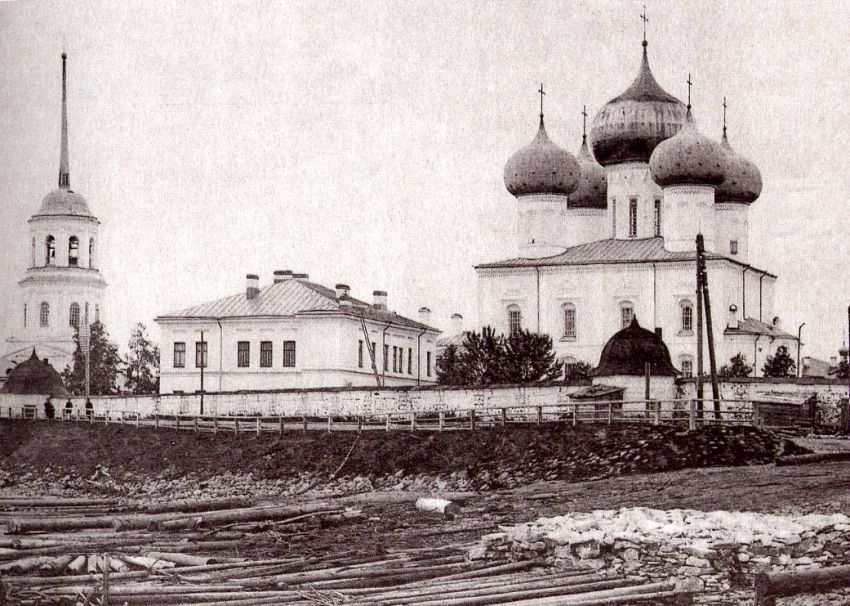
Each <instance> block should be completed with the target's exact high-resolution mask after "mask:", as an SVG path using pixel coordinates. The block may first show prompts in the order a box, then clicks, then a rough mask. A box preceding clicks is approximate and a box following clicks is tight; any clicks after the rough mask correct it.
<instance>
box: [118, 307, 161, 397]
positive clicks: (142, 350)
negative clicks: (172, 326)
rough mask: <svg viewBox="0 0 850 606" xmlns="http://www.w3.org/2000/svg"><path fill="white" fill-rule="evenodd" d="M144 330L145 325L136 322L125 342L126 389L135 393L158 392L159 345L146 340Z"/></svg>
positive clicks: (145, 329) (145, 330)
mask: <svg viewBox="0 0 850 606" xmlns="http://www.w3.org/2000/svg"><path fill="white" fill-rule="evenodd" d="M146 332H147V328H146V327H145V325H144V324H142V323H141V322H139V323H137V324H136V325H135V326H134V327H133V332H132V333H131V334H130V341H129V343H128V344H127V346H128V347H129V349H130V354H129V356H127V368H126V370H125V374H126V377H127V389H129V390H130V392H131V393H134V394H137V395H140V394H152V393H158V392H159V347H158V346H157V345H156V343H152V342H151V341H149V340H148V336H147V334H146Z"/></svg>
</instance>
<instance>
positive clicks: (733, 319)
mask: <svg viewBox="0 0 850 606" xmlns="http://www.w3.org/2000/svg"><path fill="white" fill-rule="evenodd" d="M726 328H731V329H732V330H738V306H737V305H735V304H734V303H732V305H730V306H729V317H728V318H727V320H726Z"/></svg>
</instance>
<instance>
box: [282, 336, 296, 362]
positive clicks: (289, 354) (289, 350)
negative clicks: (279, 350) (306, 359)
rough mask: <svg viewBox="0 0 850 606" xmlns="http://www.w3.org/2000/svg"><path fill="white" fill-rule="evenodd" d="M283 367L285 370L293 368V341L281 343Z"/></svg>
mask: <svg viewBox="0 0 850 606" xmlns="http://www.w3.org/2000/svg"><path fill="white" fill-rule="evenodd" d="M283 365H284V366H285V367H287V368H295V341H284V342H283Z"/></svg>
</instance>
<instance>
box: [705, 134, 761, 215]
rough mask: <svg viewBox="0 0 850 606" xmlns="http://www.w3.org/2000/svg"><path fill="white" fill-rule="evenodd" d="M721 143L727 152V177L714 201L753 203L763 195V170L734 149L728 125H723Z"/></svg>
mask: <svg viewBox="0 0 850 606" xmlns="http://www.w3.org/2000/svg"><path fill="white" fill-rule="evenodd" d="M720 145H721V147H722V148H723V152H724V153H725V154H726V178H725V179H724V180H723V183H721V184H720V185H718V186H717V189H716V190H715V191H714V201H715V202H737V203H738V204H752V203H753V202H755V201H756V199H757V198H758V197H759V196H760V195H761V172H760V171H759V169H758V167H757V166H756V165H755V164H753V163H752V162H750V161H749V160H747V159H746V158H745V157H744V156H741V155H739V154H738V153H737V152H736V151H735V150H734V149H732V146H731V145H729V139H727V138H726V126H724V127H723V139H722V141H721V143H720Z"/></svg>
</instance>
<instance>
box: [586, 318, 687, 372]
mask: <svg viewBox="0 0 850 606" xmlns="http://www.w3.org/2000/svg"><path fill="white" fill-rule="evenodd" d="M646 362H649V364H650V366H649V370H650V373H651V374H652V375H653V376H660V375H663V376H676V375H678V374H679V371H677V370H676V368H675V367H674V366H673V362H671V361H670V352H669V351H668V349H667V346H666V345H665V344H664V341H662V340H661V337H659V336H658V335H656V334H655V333H654V332H652V331H651V330H646V329H645V328H641V327H640V324H638V321H637V317H635V318H634V319H633V320H632V323H631V324H629V325H628V326H627V327H626V328H624V329H623V330H621V331H619V332H617V333H614V336H612V337H611V338H610V339H608V342H607V343H606V344H605V347H604V348H603V349H602V355H601V356H600V357H599V366H597V367H596V370H595V371H594V372H593V374H594V375H595V376H597V377H601V376H611V375H630V376H641V377H642V376H643V374H644V364H645V363H646Z"/></svg>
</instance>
